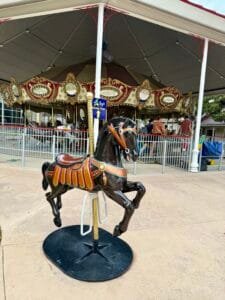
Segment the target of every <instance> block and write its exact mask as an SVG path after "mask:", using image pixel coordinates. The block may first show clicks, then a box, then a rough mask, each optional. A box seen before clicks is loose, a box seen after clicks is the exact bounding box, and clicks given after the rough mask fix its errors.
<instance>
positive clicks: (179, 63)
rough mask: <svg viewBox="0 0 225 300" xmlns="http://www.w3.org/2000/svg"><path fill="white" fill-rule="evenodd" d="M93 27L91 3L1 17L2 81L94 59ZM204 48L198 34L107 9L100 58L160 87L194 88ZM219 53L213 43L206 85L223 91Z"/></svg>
mask: <svg viewBox="0 0 225 300" xmlns="http://www.w3.org/2000/svg"><path fill="white" fill-rule="evenodd" d="M44 2H45V1H44ZM68 3H69V2H68ZM146 9H147V8H146ZM4 12H5V11H4ZM0 13H1V10H0ZM5 16H6V14H5ZM96 28H97V9H96V8H92V7H91V8H87V7H86V8H85V9H82V10H76V11H73V12H67V13H60V14H52V15H44V16H43V15H42V16H38V17H30V18H24V19H17V20H7V18H6V19H4V20H3V21H2V24H1V26H0V65H1V68H0V78H1V80H2V82H3V83H4V82H5V81H10V78H11V77H14V78H15V79H16V81H17V82H24V81H26V80H28V79H30V78H32V77H33V76H36V75H41V74H43V73H45V72H46V71H47V70H52V71H53V69H54V68H55V69H56V70H60V69H61V70H65V69H66V67H68V66H70V65H75V64H76V65H77V64H80V65H82V63H83V62H85V61H87V60H90V59H93V58H94V57H95V50H96ZM202 49H203V43H202V40H201V39H200V38H198V37H196V36H188V35H184V34H183V33H181V32H177V31H174V30H170V29H166V28H164V27H161V26H159V25H156V24H152V23H149V22H145V21H143V20H139V19H136V18H134V17H132V16H129V15H125V14H122V13H120V12H118V11H117V10H112V9H106V11H105V24H104V43H103V60H104V62H106V63H111V62H116V63H117V64H119V65H122V66H124V67H125V68H126V70H129V71H131V72H132V73H139V74H143V75H144V76H145V77H146V78H152V79H154V80H155V82H156V83H157V84H158V85H163V86H175V87H176V88H178V89H179V90H180V91H181V93H188V92H189V91H193V92H197V91H198V88H199V78H200V69H201V59H202ZM221 57H225V48H224V47H222V46H220V45H218V44H214V43H213V42H211V43H210V48H209V57H208V67H207V76H206V85H205V89H206V90H208V91H211V90H220V91H221V90H222V89H224V87H225V73H224V70H225V60H224V59H221ZM53 72H54V71H53ZM57 72H58V71H57ZM57 76H60V72H59V73H58V75H57Z"/></svg>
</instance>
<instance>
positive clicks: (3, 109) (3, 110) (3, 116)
mask: <svg viewBox="0 0 225 300" xmlns="http://www.w3.org/2000/svg"><path fill="white" fill-rule="evenodd" d="M4 113H5V103H4V100H3V99H2V125H4V123H5V122H4V119H5V115H4Z"/></svg>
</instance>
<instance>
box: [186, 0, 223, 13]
mask: <svg viewBox="0 0 225 300" xmlns="http://www.w3.org/2000/svg"><path fill="white" fill-rule="evenodd" d="M189 2H191V3H193V4H197V5H202V6H203V7H205V8H206V9H210V10H213V11H215V12H217V13H218V14H221V15H225V1H224V0H189Z"/></svg>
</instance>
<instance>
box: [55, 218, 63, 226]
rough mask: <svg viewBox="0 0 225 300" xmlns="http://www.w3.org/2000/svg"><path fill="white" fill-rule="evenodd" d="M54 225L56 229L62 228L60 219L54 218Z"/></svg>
mask: <svg viewBox="0 0 225 300" xmlns="http://www.w3.org/2000/svg"><path fill="white" fill-rule="evenodd" d="M54 223H55V225H56V226H57V227H61V226H62V222H61V219H60V218H54Z"/></svg>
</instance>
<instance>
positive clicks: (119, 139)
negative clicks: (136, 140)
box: [108, 123, 137, 154]
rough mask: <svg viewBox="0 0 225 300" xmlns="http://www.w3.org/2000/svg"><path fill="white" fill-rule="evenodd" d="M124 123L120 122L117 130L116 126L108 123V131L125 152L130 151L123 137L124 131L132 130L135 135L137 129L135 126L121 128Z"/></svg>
mask: <svg viewBox="0 0 225 300" xmlns="http://www.w3.org/2000/svg"><path fill="white" fill-rule="evenodd" d="M123 125H124V123H120V125H119V130H118V132H117V130H116V127H114V126H113V124H110V125H108V131H109V132H110V133H111V134H112V135H113V137H114V138H115V140H116V141H117V143H118V144H119V145H120V147H121V149H122V150H124V151H125V153H126V154H129V153H130V149H129V148H128V147H127V143H126V140H125V138H124V133H125V132H132V133H134V134H135V135H137V129H136V127H133V128H131V127H127V128H123Z"/></svg>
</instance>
